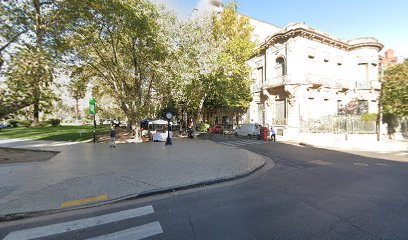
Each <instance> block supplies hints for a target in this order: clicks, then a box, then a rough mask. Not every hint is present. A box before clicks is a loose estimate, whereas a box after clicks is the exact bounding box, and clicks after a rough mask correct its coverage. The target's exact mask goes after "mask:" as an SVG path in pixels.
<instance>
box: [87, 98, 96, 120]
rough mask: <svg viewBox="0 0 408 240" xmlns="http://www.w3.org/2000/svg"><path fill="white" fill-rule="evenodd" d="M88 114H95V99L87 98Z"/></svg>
mask: <svg viewBox="0 0 408 240" xmlns="http://www.w3.org/2000/svg"><path fill="white" fill-rule="evenodd" d="M89 114H90V115H91V116H95V114H96V101H95V99H90V100H89Z"/></svg>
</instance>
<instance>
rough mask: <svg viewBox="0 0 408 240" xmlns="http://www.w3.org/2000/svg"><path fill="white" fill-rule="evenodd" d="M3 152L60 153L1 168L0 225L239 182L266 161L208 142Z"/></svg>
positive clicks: (50, 146) (31, 144) (1, 143)
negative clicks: (25, 217)
mask: <svg viewBox="0 0 408 240" xmlns="http://www.w3.org/2000/svg"><path fill="white" fill-rule="evenodd" d="M0 147H16V148H30V149H41V150H52V151H60V152H61V153H60V154H58V155H56V156H55V157H54V158H52V159H51V160H48V161H44V162H35V163H23V164H21V163H20V164H3V165H0V220H1V219H2V218H3V219H4V218H5V217H10V216H17V215H19V214H22V215H24V214H26V213H33V212H42V211H49V210H64V209H66V208H70V207H80V206H83V205H84V204H100V203H103V202H111V201H115V200H121V199H125V198H130V197H137V196H144V195H149V194H153V193H157V192H165V191H171V190H174V189H182V188H187V187H191V186H198V185H201V184H210V183H214V182H218V181H224V180H229V179H234V178H237V177H242V176H246V175H247V174H249V173H251V172H253V171H255V170H256V169H258V168H260V167H262V166H263V165H264V163H265V160H264V158H263V157H262V156H260V155H257V154H255V153H252V152H249V151H246V150H243V149H233V148H228V147H225V146H222V145H220V144H216V143H214V142H211V141H205V140H184V139H180V140H174V141H173V146H167V147H166V146H164V143H144V144H120V145H117V147H116V148H109V147H108V144H96V145H94V144H92V143H80V144H70V143H63V142H47V141H10V140H0Z"/></svg>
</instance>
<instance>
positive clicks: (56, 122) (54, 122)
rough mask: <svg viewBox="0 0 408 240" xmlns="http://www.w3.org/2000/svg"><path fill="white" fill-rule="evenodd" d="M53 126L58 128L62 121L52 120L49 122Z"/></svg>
mask: <svg viewBox="0 0 408 240" xmlns="http://www.w3.org/2000/svg"><path fill="white" fill-rule="evenodd" d="M47 122H48V123H49V124H50V125H51V126H53V127H57V126H59V125H60V124H61V119H56V118H51V119H49V120H48V121H47Z"/></svg>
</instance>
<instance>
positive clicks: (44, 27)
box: [0, 0, 72, 125]
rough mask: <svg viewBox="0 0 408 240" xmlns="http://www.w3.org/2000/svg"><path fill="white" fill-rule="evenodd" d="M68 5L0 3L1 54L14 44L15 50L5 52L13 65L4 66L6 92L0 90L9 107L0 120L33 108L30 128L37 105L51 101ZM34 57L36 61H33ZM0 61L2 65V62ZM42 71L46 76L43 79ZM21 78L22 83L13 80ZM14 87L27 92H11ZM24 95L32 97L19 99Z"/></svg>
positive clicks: (39, 0)
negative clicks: (17, 57) (14, 112)
mask: <svg viewBox="0 0 408 240" xmlns="http://www.w3.org/2000/svg"><path fill="white" fill-rule="evenodd" d="M70 4H71V1H68V0H65V1H64V0H61V1H45V0H15V1H1V2H0V13H1V17H0V20H1V22H0V29H1V30H0V42H1V44H2V46H1V47H0V50H1V51H2V52H4V51H5V50H6V49H7V48H8V49H10V46H11V45H12V44H13V43H15V44H14V45H16V47H17V48H12V49H11V50H10V51H8V52H7V54H8V55H11V57H10V59H11V60H10V61H12V62H11V63H10V64H7V65H8V69H7V70H6V80H7V85H8V88H9V89H8V90H3V92H5V93H4V95H3V98H4V99H6V100H7V101H6V103H8V104H9V105H5V106H3V107H2V111H1V113H2V115H1V116H4V115H7V114H9V113H12V112H13V111H17V110H18V109H20V108H24V107H27V106H29V105H33V109H34V110H33V116H34V119H33V125H37V124H38V122H39V111H40V104H41V102H42V103H44V102H47V101H48V100H50V99H47V97H48V96H52V94H51V95H50V94H49V93H50V86H51V85H52V81H53V77H52V76H53V69H54V67H55V62H56V61H55V59H56V56H57V54H56V53H57V47H56V46H57V45H58V43H59V41H60V39H58V32H59V30H60V28H61V27H62V26H64V21H65V20H64V19H63V15H64V14H63V13H64V12H65V9H66V8H67V7H68V6H71V5H70ZM71 7H72V6H71ZM2 52H0V53H2ZM14 55H16V56H23V58H22V59H20V60H19V59H16V57H15V56H14ZM30 55H31V56H30ZM37 57H38V59H37V60H35V59H36V58H37ZM1 60H2V61H3V58H2V59H1ZM23 60H27V61H31V60H32V62H33V61H35V64H31V63H30V62H23ZM13 61H14V62H13ZM19 68H21V69H19ZM44 71H46V72H47V74H45V75H43V74H42V73H43V72H44ZM23 75H24V77H23V78H21V79H18V78H16V77H18V76H23ZM34 78H37V79H34ZM22 81H28V82H26V83H23V82H22ZM16 82H18V83H16ZM13 85H19V86H20V87H30V88H29V89H22V88H21V89H14V87H13ZM13 89H14V90H13ZM26 91H30V93H31V94H30V95H28V99H25V98H23V97H22V95H25V94H24V92H26ZM21 92H22V93H23V94H22V93H21ZM26 96H27V95H26ZM53 97H55V95H54V96H53ZM13 100H16V101H13Z"/></svg>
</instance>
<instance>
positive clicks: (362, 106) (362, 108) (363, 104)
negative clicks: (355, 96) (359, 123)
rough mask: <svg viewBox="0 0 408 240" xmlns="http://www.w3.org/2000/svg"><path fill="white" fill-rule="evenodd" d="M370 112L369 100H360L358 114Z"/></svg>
mask: <svg viewBox="0 0 408 240" xmlns="http://www.w3.org/2000/svg"><path fill="white" fill-rule="evenodd" d="M365 113H368V101H367V100H358V105H357V114H358V115H362V114H365Z"/></svg>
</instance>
